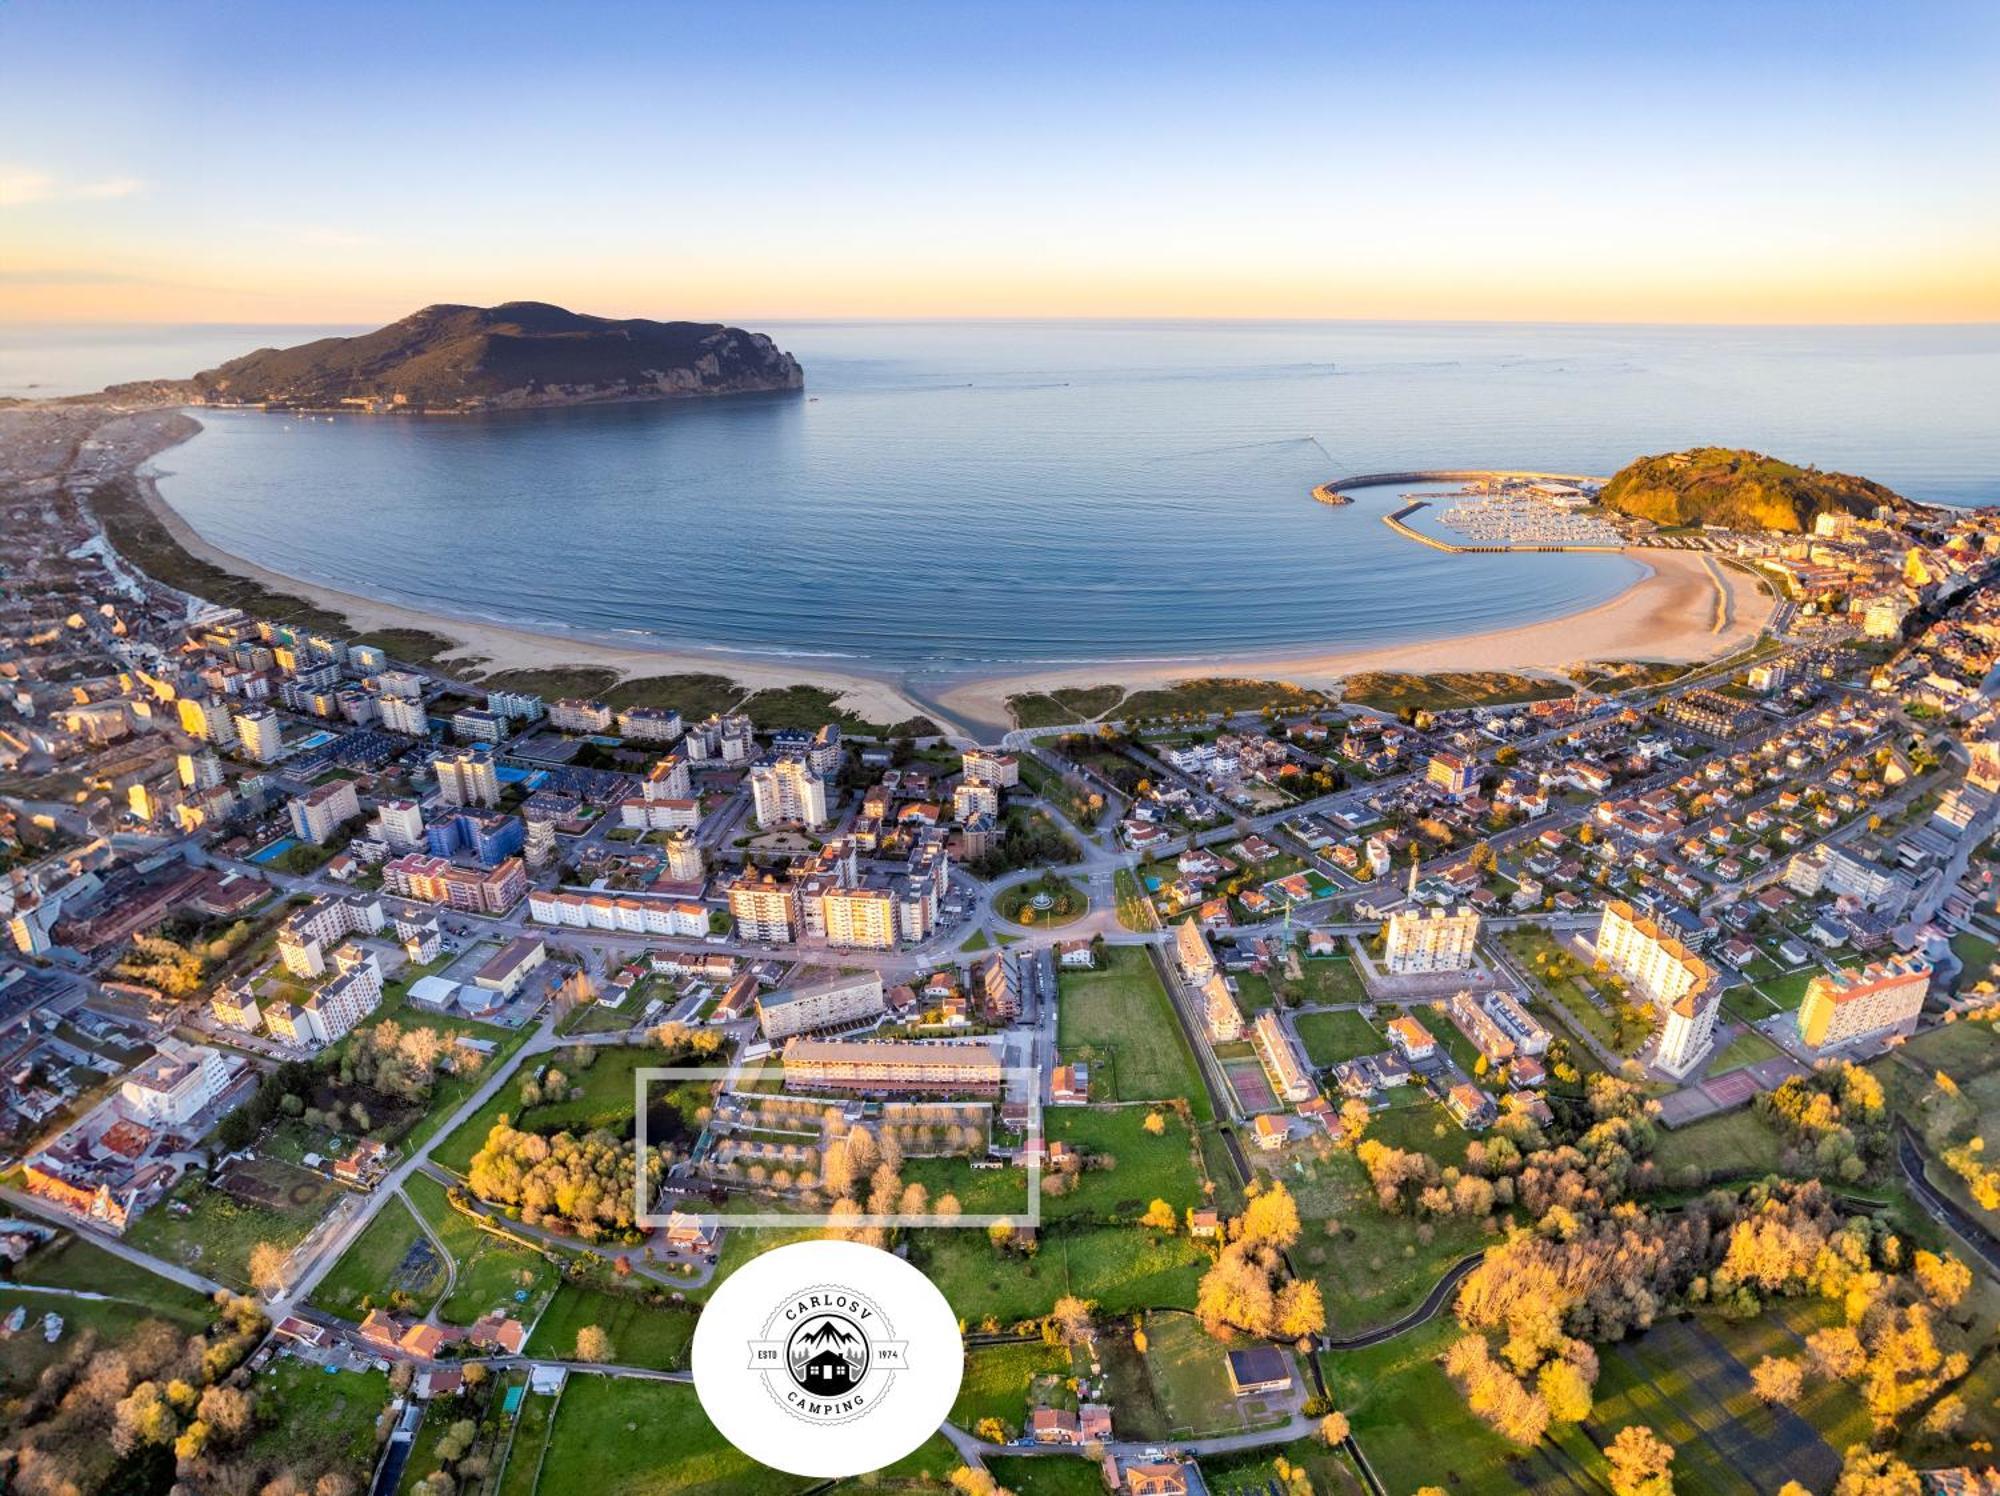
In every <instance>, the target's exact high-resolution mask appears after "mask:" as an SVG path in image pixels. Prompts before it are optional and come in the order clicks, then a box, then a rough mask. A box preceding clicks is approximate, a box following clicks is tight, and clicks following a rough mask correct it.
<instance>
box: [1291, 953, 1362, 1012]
mask: <svg viewBox="0 0 2000 1496" xmlns="http://www.w3.org/2000/svg"><path fill="white" fill-rule="evenodd" d="M1299 965H1300V969H1301V970H1302V971H1304V972H1305V974H1306V980H1305V1000H1306V1001H1307V1002H1309V1003H1365V1002H1367V1001H1368V989H1367V988H1366V987H1364V986H1362V985H1361V973H1360V972H1358V971H1356V970H1355V969H1354V963H1353V962H1352V961H1350V960H1348V959H1347V957H1345V956H1313V957H1310V958H1308V959H1306V960H1304V961H1301V962H1300V963H1299Z"/></svg>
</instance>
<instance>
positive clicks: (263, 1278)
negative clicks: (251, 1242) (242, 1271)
mask: <svg viewBox="0 0 2000 1496" xmlns="http://www.w3.org/2000/svg"><path fill="white" fill-rule="evenodd" d="M290 1256H291V1254H290V1253H289V1252H287V1251H286V1250H285V1249H284V1248H283V1247H281V1246H279V1245H278V1244H277V1243H276V1242H274V1241H260V1242H258V1243H257V1245H256V1246H254V1247H252V1248H251V1249H250V1283H251V1286H252V1287H254V1288H255V1289H256V1290H257V1291H258V1292H259V1293H275V1292H277V1290H278V1289H280V1288H282V1287H284V1285H285V1263H286V1261H287V1260H288V1259H289V1258H290Z"/></svg>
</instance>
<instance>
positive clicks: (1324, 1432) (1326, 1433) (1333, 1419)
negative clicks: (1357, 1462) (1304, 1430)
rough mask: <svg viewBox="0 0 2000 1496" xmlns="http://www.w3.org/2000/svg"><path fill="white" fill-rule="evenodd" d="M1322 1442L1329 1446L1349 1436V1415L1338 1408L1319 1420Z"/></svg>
mask: <svg viewBox="0 0 2000 1496" xmlns="http://www.w3.org/2000/svg"><path fill="white" fill-rule="evenodd" d="M1319 1437H1320V1442H1321V1443H1322V1444H1325V1445H1326V1446H1327V1447H1328V1448H1332V1447H1333V1446H1334V1445H1336V1444H1339V1443H1340V1442H1342V1441H1343V1440H1344V1439H1346V1438H1347V1415H1346V1414H1345V1413H1342V1412H1340V1411H1339V1410H1338V1409H1336V1410H1335V1411H1333V1412H1331V1413H1329V1414H1327V1415H1326V1417H1324V1418H1322V1419H1320V1421H1319Z"/></svg>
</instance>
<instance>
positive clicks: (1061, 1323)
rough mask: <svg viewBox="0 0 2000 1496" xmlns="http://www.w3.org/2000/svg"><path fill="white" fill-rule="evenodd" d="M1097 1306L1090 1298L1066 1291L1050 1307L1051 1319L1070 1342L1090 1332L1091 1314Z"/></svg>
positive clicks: (1073, 1342) (1074, 1341)
mask: <svg viewBox="0 0 2000 1496" xmlns="http://www.w3.org/2000/svg"><path fill="white" fill-rule="evenodd" d="M1095 1307H1096V1305H1094V1304H1093V1303H1092V1302H1091V1301H1090V1300H1089V1299H1080V1298H1078V1297H1077V1296H1076V1295H1075V1294H1071V1293H1066V1294H1064V1295H1063V1296H1062V1297H1061V1298H1059V1299H1057V1300H1056V1301H1055V1304H1054V1305H1053V1306H1052V1307H1051V1308H1050V1309H1049V1321H1050V1323H1052V1324H1053V1325H1054V1326H1055V1328H1056V1330H1057V1332H1058V1333H1059V1334H1060V1335H1061V1336H1062V1338H1063V1339H1064V1340H1065V1341H1067V1342H1069V1343H1070V1344H1075V1343H1076V1342H1077V1341H1079V1340H1081V1339H1083V1338H1084V1336H1085V1335H1087V1334H1089V1333H1090V1315H1091V1311H1092V1310H1093V1309H1094V1308H1095Z"/></svg>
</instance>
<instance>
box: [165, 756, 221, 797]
mask: <svg viewBox="0 0 2000 1496" xmlns="http://www.w3.org/2000/svg"><path fill="white" fill-rule="evenodd" d="M174 766H175V768H176V769H177V770H178V771H179V773H180V778H181V783H182V784H183V785H185V786H186V787H187V788H188V789H191V790H212V789H214V788H215V787H216V786H217V785H219V784H221V783H222V760H221V759H219V758H217V757H216V756H215V754H214V753H213V752H212V751H211V750H209V749H207V748H204V749H202V750H201V751H200V752H199V753H183V754H181V755H180V756H179V757H178V758H177V759H176V760H175V765H174Z"/></svg>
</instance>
